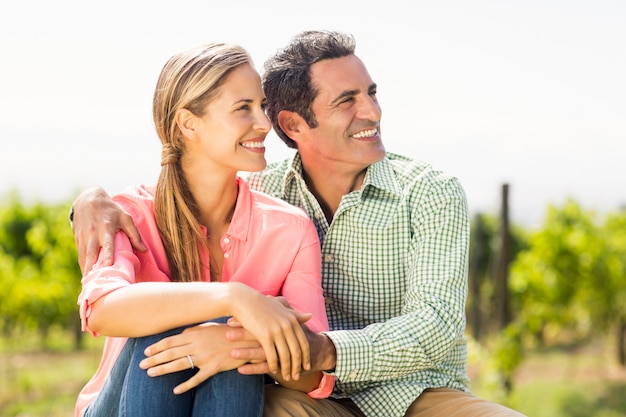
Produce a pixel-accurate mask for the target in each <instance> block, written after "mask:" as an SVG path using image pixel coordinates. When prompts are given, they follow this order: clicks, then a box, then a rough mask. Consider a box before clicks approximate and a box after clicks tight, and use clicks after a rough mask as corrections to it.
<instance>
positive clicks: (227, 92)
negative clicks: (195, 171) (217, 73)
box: [193, 64, 271, 172]
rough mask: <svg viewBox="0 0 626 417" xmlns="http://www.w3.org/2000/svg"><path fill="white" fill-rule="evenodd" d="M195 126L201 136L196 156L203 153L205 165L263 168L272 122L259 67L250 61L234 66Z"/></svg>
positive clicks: (240, 168) (239, 168) (228, 168)
mask: <svg viewBox="0 0 626 417" xmlns="http://www.w3.org/2000/svg"><path fill="white" fill-rule="evenodd" d="M194 126H195V128H196V129H195V130H196V133H197V136H196V137H197V138H198V139H199V140H198V141H197V144H196V145H197V146H194V148H195V149H194V150H193V153H194V159H195V158H196V157H197V156H202V157H203V161H202V163H203V166H204V167H205V169H206V168H209V167H212V168H215V169H224V170H228V171H248V172H254V171H261V170H262V169H264V168H265V166H266V161H265V145H264V141H265V137H266V136H267V133H268V132H269V131H270V129H271V124H270V121H269V119H268V118H267V116H266V114H265V94H263V89H262V88H261V77H260V76H259V74H258V73H257V71H256V70H255V69H254V68H253V67H252V66H251V65H249V64H244V65H241V66H239V67H237V68H235V69H234V70H233V71H232V72H231V73H230V74H229V75H228V77H227V78H226V80H225V82H224V83H223V84H222V85H221V87H219V91H218V94H217V96H216V97H215V98H214V99H213V100H211V102H210V103H209V104H208V105H207V107H206V108H205V113H204V116H202V117H200V118H198V119H197V120H196V123H194ZM197 152H200V153H201V155H198V154H197ZM204 164H207V165H206V166H205V165H204Z"/></svg>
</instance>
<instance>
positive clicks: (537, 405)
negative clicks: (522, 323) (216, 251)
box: [0, 331, 626, 417]
mask: <svg viewBox="0 0 626 417" xmlns="http://www.w3.org/2000/svg"><path fill="white" fill-rule="evenodd" d="M47 340H48V343H47V346H48V347H47V348H42V347H41V342H40V341H39V340H38V339H37V338H36V335H33V334H28V333H26V334H20V335H14V336H13V337H11V338H10V339H7V338H4V339H3V338H0V416H3V417H44V416H45V417H71V416H72V415H73V409H74V401H75V399H76V395H77V394H78V392H79V391H80V389H81V388H82V387H83V385H84V384H85V383H86V382H87V380H88V379H89V378H91V376H92V375H93V372H94V371H95V369H96V367H97V365H98V362H99V360H100V353H101V346H102V345H101V342H102V339H94V338H92V337H90V336H87V337H86V338H85V341H86V342H87V343H86V347H85V349H84V350H83V351H80V352H75V351H73V350H72V347H71V340H70V337H69V335H67V334H65V333H63V332H60V331H55V332H53V333H51V335H50V336H49V337H48V339H47ZM470 348H471V346H470ZM470 376H471V377H472V390H473V391H474V392H475V393H476V394H477V395H478V396H480V397H483V398H486V399H490V400H494V401H498V402H503V403H506V404H507V405H509V406H511V407H513V408H515V409H517V410H519V411H521V412H522V413H524V414H526V415H527V416H528V417H616V416H624V415H626V369H623V368H620V367H619V366H618V365H617V364H616V362H615V359H614V355H613V354H612V352H611V351H610V350H609V349H608V348H607V345H606V343H601V342H594V343H591V344H589V345H586V346H581V347H575V348H572V347H561V348H552V349H546V350H542V351H536V352H532V353H531V354H529V355H528V356H527V358H525V360H524V362H523V363H522V365H521V366H520V368H519V369H518V371H517V372H516V374H515V378H514V381H513V384H514V391H513V393H512V395H511V396H509V397H507V398H505V397H503V396H502V395H501V393H499V392H497V391H495V390H494V389H493V388H492V387H493V385H492V383H491V382H492V381H491V376H490V375H489V374H488V372H486V371H485V370H484V368H483V365H482V364H481V360H480V359H479V358H477V357H475V356H472V357H471V359H470Z"/></svg>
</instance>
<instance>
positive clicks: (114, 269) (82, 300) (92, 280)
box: [78, 232, 139, 336]
mask: <svg viewBox="0 0 626 417" xmlns="http://www.w3.org/2000/svg"><path fill="white" fill-rule="evenodd" d="M138 268H139V260H138V259H137V257H136V256H135V254H134V253H133V249H132V246H131V244H130V241H129V240H128V237H127V236H126V235H125V234H124V233H122V232H118V233H117V234H116V235H115V260H114V263H113V265H111V266H103V265H102V259H101V258H99V259H98V261H97V262H96V264H95V265H94V267H93V268H92V269H91V271H89V272H88V273H87V274H86V275H85V276H83V278H82V281H81V284H82V290H81V292H80V294H79V295H78V306H79V314H80V320H81V327H82V330H83V331H87V332H89V333H91V334H92V335H94V336H99V334H98V333H96V332H94V331H92V330H91V329H90V328H89V316H90V315H91V306H92V305H93V304H94V303H95V302H96V301H98V300H99V299H101V298H102V297H104V296H106V295H107V294H110V293H111V292H113V291H116V290H118V289H120V288H122V287H126V286H128V285H131V284H133V283H134V282H135V271H136V270H138Z"/></svg>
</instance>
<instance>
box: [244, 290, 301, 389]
mask: <svg viewBox="0 0 626 417" xmlns="http://www.w3.org/2000/svg"><path fill="white" fill-rule="evenodd" d="M233 288H234V291H235V292H234V294H233V300H235V301H233V303H232V305H233V312H232V316H233V317H234V319H235V320H237V322H238V323H240V324H241V326H242V327H243V328H245V329H246V330H247V331H248V332H250V333H251V334H252V335H254V337H256V339H257V340H258V341H259V343H260V344H261V346H262V347H263V350H264V352H265V356H266V359H267V363H268V367H269V372H270V373H273V374H276V373H278V372H280V373H281V374H282V377H283V378H284V379H285V380H286V381H289V380H290V379H295V380H298V379H299V378H300V372H301V371H302V370H305V371H306V370H308V369H310V366H311V363H310V362H311V359H310V352H309V343H308V341H307V338H306V335H305V333H304V330H303V329H302V326H301V325H300V324H301V323H304V322H306V321H307V320H309V319H310V318H311V314H310V313H300V312H298V311H295V310H293V309H291V307H290V306H289V304H288V303H287V302H286V301H285V300H284V299H283V298H282V297H269V296H264V295H263V294H261V293H259V292H258V291H256V290H254V289H252V288H250V287H248V286H245V285H241V286H236V287H233Z"/></svg>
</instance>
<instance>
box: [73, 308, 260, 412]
mask: <svg viewBox="0 0 626 417" xmlns="http://www.w3.org/2000/svg"><path fill="white" fill-rule="evenodd" d="M216 321H221V320H216ZM182 330H183V329H182V328H179V329H174V330H170V331H167V332H164V333H160V334H158V335H153V336H146V337H140V338H131V339H128V341H127V342H126V345H125V346H124V349H122V352H121V353H120V355H119V357H118V359H117V360H116V362H115V365H114V366H113V369H112V370H111V373H110V375H109V377H108V378H107V380H106V382H105V384H104V386H103V387H102V390H101V391H100V393H99V394H98V397H96V399H95V400H94V401H93V402H92V403H91V404H90V405H89V407H87V410H86V411H85V415H84V417H104V416H107V417H111V416H119V417H141V416H150V417H171V416H181V417H184V416H188V417H198V416H218V417H222V416H224V417H227V416H242V417H248V416H249V417H261V416H262V415H263V396H264V383H265V380H264V376H263V375H241V374H239V372H237V370H236V369H234V370H231V371H226V372H221V373H219V374H216V375H214V376H212V377H211V378H209V379H207V380H206V381H204V382H203V383H202V384H200V385H199V386H197V387H196V388H194V389H192V390H189V391H187V392H186V393H184V394H179V395H176V394H174V393H173V389H174V387H175V386H176V385H178V384H181V383H182V382H184V381H186V380H187V379H189V378H190V377H191V376H193V375H194V373H196V372H197V371H198V370H197V369H193V370H192V369H188V370H185V371H180V372H175V373H172V374H167V375H162V376H158V377H150V376H148V373H147V372H146V371H145V370H143V369H141V368H139V362H141V361H142V360H143V359H144V358H145V355H144V354H143V351H144V350H145V348H146V347H148V346H150V345H151V344H153V343H155V342H157V341H159V340H161V339H163V338H164V337H167V336H171V335H174V334H178V333H180V332H181V331H182Z"/></svg>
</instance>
